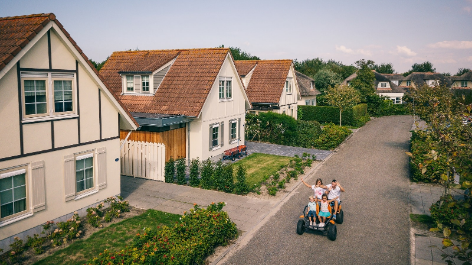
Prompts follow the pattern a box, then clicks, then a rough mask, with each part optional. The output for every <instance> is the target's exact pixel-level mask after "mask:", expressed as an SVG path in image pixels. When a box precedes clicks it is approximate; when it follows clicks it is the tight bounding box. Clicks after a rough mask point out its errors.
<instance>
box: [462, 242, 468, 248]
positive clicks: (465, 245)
mask: <svg viewBox="0 0 472 265" xmlns="http://www.w3.org/2000/svg"><path fill="white" fill-rule="evenodd" d="M468 247H469V242H462V243H461V248H462V249H467V248H468Z"/></svg>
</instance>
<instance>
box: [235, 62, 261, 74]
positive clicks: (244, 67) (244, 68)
mask: <svg viewBox="0 0 472 265" xmlns="http://www.w3.org/2000/svg"><path fill="white" fill-rule="evenodd" d="M257 62H258V61H253V60H240V61H234V65H235V66H236V70H238V74H239V75H240V76H246V75H247V74H249V72H250V71H251V70H252V68H254V66H256V64H257Z"/></svg>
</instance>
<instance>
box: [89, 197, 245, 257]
mask: <svg viewBox="0 0 472 265" xmlns="http://www.w3.org/2000/svg"><path fill="white" fill-rule="evenodd" d="M223 206H224V203H218V204H214V203H212V204H211V205H209V206H208V207H207V209H202V208H200V207H198V205H195V206H194V208H193V209H192V210H190V212H188V213H187V212H185V213H184V215H183V216H182V217H181V219H180V221H179V222H177V223H176V224H175V225H174V226H173V227H167V226H163V227H157V228H152V229H151V228H146V229H145V230H144V232H143V233H140V234H137V235H136V237H135V238H134V240H133V243H132V244H131V245H129V246H128V247H126V248H125V249H123V250H121V251H117V252H113V253H112V252H109V251H107V250H105V252H103V253H100V255H98V256H97V257H95V258H93V259H91V260H89V261H88V262H87V264H123V263H124V264H203V263H204V259H205V257H206V256H207V255H209V254H210V253H212V252H213V250H214V248H215V247H216V246H218V245H225V244H227V243H228V241H229V240H231V239H234V238H235V237H236V236H237V233H238V231H237V229H236V225H235V224H234V223H233V222H232V221H231V220H230V219H229V217H228V214H227V213H226V212H224V211H222V208H223Z"/></svg>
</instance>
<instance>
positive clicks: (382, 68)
mask: <svg viewBox="0 0 472 265" xmlns="http://www.w3.org/2000/svg"><path fill="white" fill-rule="evenodd" d="M372 70H375V71H376V72H377V73H381V74H393V73H395V69H393V65H392V63H381V64H374V65H373V66H372Z"/></svg>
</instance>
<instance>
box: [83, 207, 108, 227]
mask: <svg viewBox="0 0 472 265" xmlns="http://www.w3.org/2000/svg"><path fill="white" fill-rule="evenodd" d="M103 206H104V203H103V202H102V203H100V204H97V206H95V207H90V208H88V209H87V217H86V218H87V223H89V224H90V225H91V226H93V227H99V226H100V225H101V223H100V220H101V219H102V216H103V212H102V208H103Z"/></svg>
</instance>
